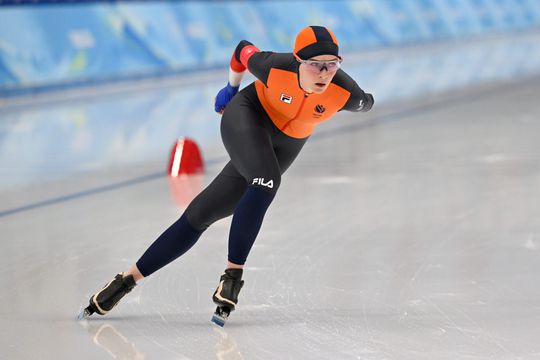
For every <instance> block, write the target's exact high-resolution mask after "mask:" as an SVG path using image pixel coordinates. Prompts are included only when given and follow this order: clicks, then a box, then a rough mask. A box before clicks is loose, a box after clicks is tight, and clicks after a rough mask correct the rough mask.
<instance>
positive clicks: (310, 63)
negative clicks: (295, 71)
mask: <svg viewBox="0 0 540 360" xmlns="http://www.w3.org/2000/svg"><path fill="white" fill-rule="evenodd" d="M296 60H297V61H298V62H299V63H301V64H304V65H306V69H308V70H309V71H311V72H313V73H317V74H318V73H320V72H322V71H323V69H326V71H328V72H330V73H334V72H336V71H338V69H339V68H340V67H341V63H342V62H343V59H342V58H338V59H335V60H302V59H300V58H299V57H297V56H296Z"/></svg>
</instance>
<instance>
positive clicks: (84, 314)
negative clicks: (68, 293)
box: [77, 308, 92, 321]
mask: <svg viewBox="0 0 540 360" xmlns="http://www.w3.org/2000/svg"><path fill="white" fill-rule="evenodd" d="M90 315H92V311H90V310H89V309H88V308H84V309H83V310H81V312H79V315H77V321H81V320H84V319H88V318H89V317H90Z"/></svg>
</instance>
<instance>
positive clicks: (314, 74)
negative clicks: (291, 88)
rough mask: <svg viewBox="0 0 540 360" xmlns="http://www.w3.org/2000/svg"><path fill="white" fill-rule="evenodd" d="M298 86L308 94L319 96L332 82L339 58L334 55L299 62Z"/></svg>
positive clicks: (339, 64) (339, 61)
mask: <svg viewBox="0 0 540 360" xmlns="http://www.w3.org/2000/svg"><path fill="white" fill-rule="evenodd" d="M297 60H298V61H299V62H300V70H299V71H300V86H301V87H302V89H304V91H306V92H308V93H316V94H321V93H323V92H324V91H325V90H326V89H327V88H328V85H330V83H331V82H332V79H333V78H334V75H336V73H337V71H338V69H339V68H340V66H341V58H340V57H337V56H335V55H319V56H315V57H312V58H310V59H308V60H300V59H298V58H297Z"/></svg>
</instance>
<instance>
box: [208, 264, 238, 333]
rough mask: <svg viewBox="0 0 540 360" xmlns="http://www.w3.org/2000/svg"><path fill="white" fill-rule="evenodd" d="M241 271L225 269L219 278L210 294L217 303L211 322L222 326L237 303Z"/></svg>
mask: <svg viewBox="0 0 540 360" xmlns="http://www.w3.org/2000/svg"><path fill="white" fill-rule="evenodd" d="M242 272H243V270H242V269H227V270H225V273H224V274H223V275H221V278H220V279H219V286H218V288H217V289H216V291H215V292H214V296H212V300H214V303H215V304H216V305H217V308H216V311H215V312H214V316H212V322H213V323H215V324H216V325H219V326H221V327H223V326H224V325H225V322H226V321H227V319H228V318H229V314H230V313H231V311H233V310H234V308H235V307H236V304H237V303H238V294H239V293H240V289H242V286H244V281H243V280H242Z"/></svg>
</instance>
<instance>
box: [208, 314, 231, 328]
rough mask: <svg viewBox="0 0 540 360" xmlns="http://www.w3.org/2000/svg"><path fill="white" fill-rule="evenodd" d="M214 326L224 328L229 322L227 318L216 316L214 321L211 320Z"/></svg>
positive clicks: (213, 318)
mask: <svg viewBox="0 0 540 360" xmlns="http://www.w3.org/2000/svg"><path fill="white" fill-rule="evenodd" d="M211 321H212V322H213V323H214V324H216V325H217V326H219V327H223V326H225V323H226V322H227V318H225V317H223V316H221V315H219V314H214V315H213V316H212V320H211Z"/></svg>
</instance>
